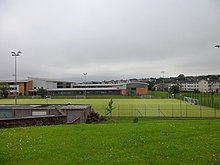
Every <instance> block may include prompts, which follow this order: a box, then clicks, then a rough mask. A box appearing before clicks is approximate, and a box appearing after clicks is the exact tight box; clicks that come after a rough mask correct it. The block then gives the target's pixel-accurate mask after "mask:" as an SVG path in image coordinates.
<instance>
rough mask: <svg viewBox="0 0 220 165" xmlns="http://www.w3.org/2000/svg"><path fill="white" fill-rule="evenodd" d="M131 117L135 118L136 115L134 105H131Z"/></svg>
mask: <svg viewBox="0 0 220 165" xmlns="http://www.w3.org/2000/svg"><path fill="white" fill-rule="evenodd" d="M131 116H132V117H134V114H133V104H131Z"/></svg>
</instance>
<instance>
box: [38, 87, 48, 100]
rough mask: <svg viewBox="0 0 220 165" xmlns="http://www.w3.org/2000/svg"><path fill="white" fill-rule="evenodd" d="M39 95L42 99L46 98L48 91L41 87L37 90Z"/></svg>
mask: <svg viewBox="0 0 220 165" xmlns="http://www.w3.org/2000/svg"><path fill="white" fill-rule="evenodd" d="M37 95H40V96H41V98H45V96H46V95H47V90H46V89H44V88H43V87H41V88H39V89H38V90H37Z"/></svg>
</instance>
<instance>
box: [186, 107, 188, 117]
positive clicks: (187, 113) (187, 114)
mask: <svg viewBox="0 0 220 165" xmlns="http://www.w3.org/2000/svg"><path fill="white" fill-rule="evenodd" d="M186 117H188V113H187V104H186Z"/></svg>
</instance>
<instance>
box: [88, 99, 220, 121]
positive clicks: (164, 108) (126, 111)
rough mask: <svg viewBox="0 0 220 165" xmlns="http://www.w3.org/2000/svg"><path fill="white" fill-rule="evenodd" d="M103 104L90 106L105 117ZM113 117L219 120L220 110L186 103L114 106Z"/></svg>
mask: <svg viewBox="0 0 220 165" xmlns="http://www.w3.org/2000/svg"><path fill="white" fill-rule="evenodd" d="M106 106H107V105H104V104H96V105H92V108H93V109H94V111H95V112H98V113H99V114H100V115H103V116H105V115H106ZM111 115H112V116H113V117H174V118H220V110H219V109H217V108H210V107H205V106H201V105H193V104H188V103H185V102H184V103H180V104H115V105H114V109H113V111H112V114H111Z"/></svg>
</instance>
